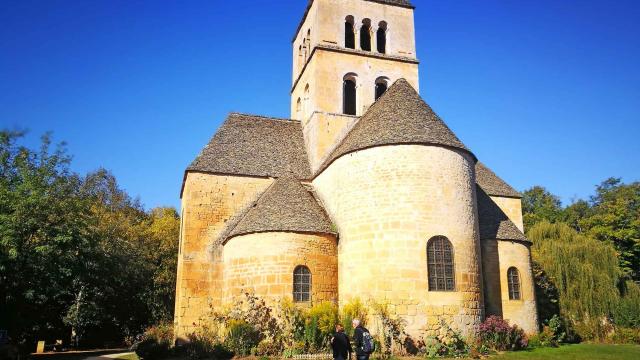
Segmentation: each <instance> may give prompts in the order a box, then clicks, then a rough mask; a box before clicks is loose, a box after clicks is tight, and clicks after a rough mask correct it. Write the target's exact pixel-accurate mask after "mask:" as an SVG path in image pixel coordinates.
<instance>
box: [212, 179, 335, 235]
mask: <svg viewBox="0 0 640 360" xmlns="http://www.w3.org/2000/svg"><path fill="white" fill-rule="evenodd" d="M332 228H333V226H332V223H331V220H330V219H329V217H328V215H327V213H326V212H325V210H324V209H323V208H322V207H321V206H320V204H319V203H318V201H317V200H316V198H315V197H314V196H313V195H312V194H311V193H310V192H309V191H308V190H307V189H305V187H304V186H303V185H302V184H301V183H300V181H298V180H296V179H294V178H292V177H288V176H287V177H281V178H278V179H276V180H275V181H274V182H273V184H271V186H270V187H269V188H268V189H267V190H266V191H265V192H264V193H263V194H262V195H261V196H260V198H258V200H257V201H256V202H254V203H253V204H252V205H251V206H249V207H248V208H247V209H246V210H245V211H244V213H242V214H240V215H239V216H238V218H237V219H236V221H235V222H234V223H232V224H230V226H229V228H228V230H227V231H226V233H225V234H223V238H222V241H223V243H226V241H227V240H228V239H230V238H232V237H234V236H238V235H244V234H250V233H256V232H302V233H324V234H335V231H334V230H332Z"/></svg>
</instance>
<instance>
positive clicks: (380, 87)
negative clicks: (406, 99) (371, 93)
mask: <svg viewBox="0 0 640 360" xmlns="http://www.w3.org/2000/svg"><path fill="white" fill-rule="evenodd" d="M385 91H387V83H386V81H380V82H377V83H376V100H378V98H379V97H380V96H382V94H384V92H385Z"/></svg>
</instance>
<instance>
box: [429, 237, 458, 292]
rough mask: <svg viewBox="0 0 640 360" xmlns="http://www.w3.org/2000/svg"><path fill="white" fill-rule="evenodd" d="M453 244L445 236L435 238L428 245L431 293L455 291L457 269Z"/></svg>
mask: <svg viewBox="0 0 640 360" xmlns="http://www.w3.org/2000/svg"><path fill="white" fill-rule="evenodd" d="M453 264H454V263H453V249H452V247H451V242H449V240H448V239H447V238H446V237H444V236H435V237H433V238H431V239H430V240H429V242H428V243H427V271H428V273H429V291H454V290H455V287H456V284H455V275H454V274H455V268H454V265H453Z"/></svg>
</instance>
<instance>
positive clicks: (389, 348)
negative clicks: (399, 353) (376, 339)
mask: <svg viewBox="0 0 640 360" xmlns="http://www.w3.org/2000/svg"><path fill="white" fill-rule="evenodd" d="M373 311H374V313H375V315H376V318H377V320H378V322H379V323H378V328H379V329H380V330H381V334H380V335H381V337H380V343H381V347H380V350H382V352H383V353H384V354H385V356H387V357H388V356H391V354H392V353H393V352H394V345H395V346H397V347H398V348H399V349H400V350H402V349H403V345H404V341H405V339H406V337H407V334H406V333H405V331H404V328H405V326H406V322H405V320H404V319H403V318H401V317H396V316H392V315H391V313H390V312H389V309H388V308H387V305H386V304H376V303H374V304H373Z"/></svg>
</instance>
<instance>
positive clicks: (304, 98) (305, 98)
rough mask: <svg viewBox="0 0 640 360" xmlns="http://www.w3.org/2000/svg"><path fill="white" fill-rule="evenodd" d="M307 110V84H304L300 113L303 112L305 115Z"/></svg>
mask: <svg viewBox="0 0 640 360" xmlns="http://www.w3.org/2000/svg"><path fill="white" fill-rule="evenodd" d="M308 112H309V84H307V85H305V87H304V97H303V98H302V114H303V116H306V115H307V113H308ZM301 120H302V119H301Z"/></svg>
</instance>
